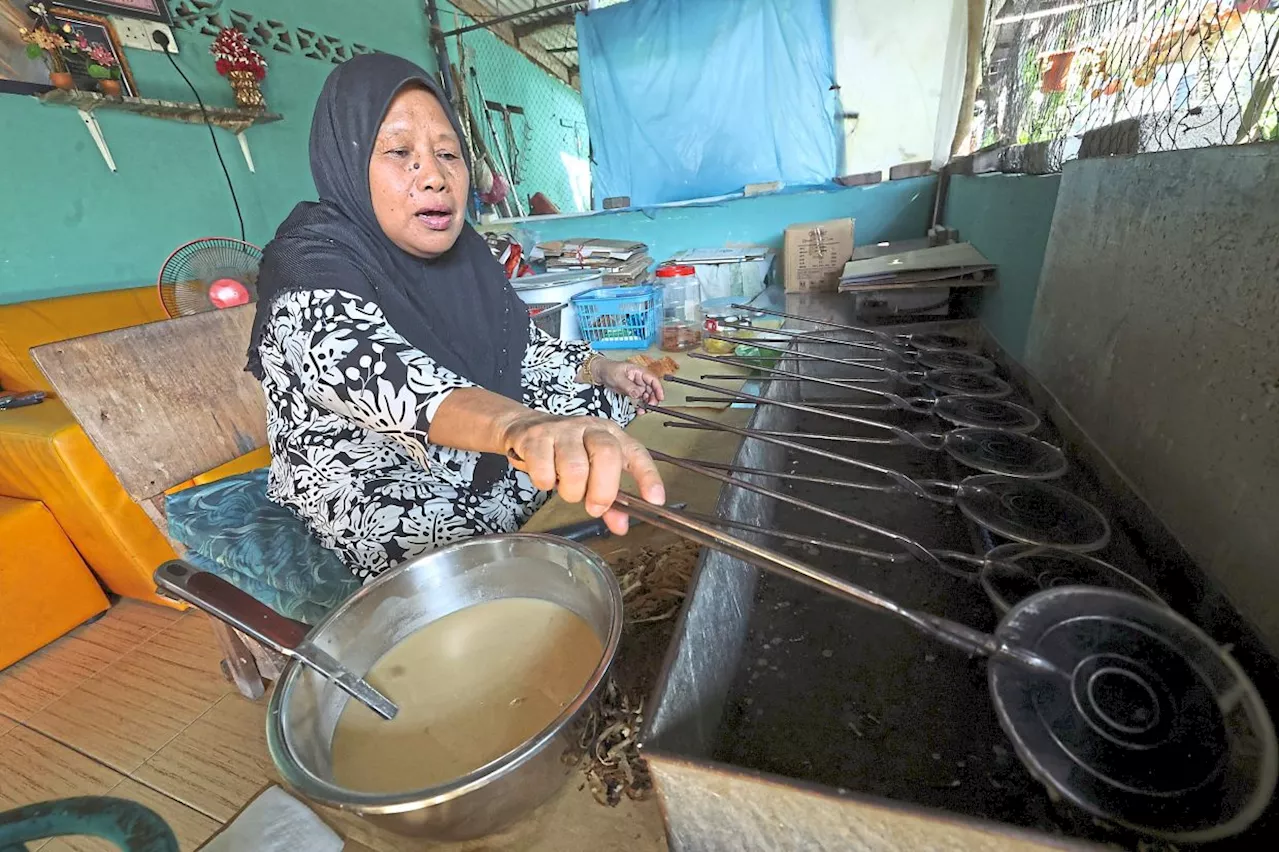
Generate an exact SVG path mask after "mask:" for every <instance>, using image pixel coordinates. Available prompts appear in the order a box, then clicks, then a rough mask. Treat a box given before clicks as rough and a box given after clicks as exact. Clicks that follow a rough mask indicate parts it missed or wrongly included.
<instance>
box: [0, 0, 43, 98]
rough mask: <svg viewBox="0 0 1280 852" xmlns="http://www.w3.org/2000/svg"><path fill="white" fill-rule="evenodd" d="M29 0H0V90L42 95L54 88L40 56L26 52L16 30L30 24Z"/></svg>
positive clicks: (33, 22)
mask: <svg viewBox="0 0 1280 852" xmlns="http://www.w3.org/2000/svg"><path fill="white" fill-rule="evenodd" d="M30 3H31V0H0V92H7V93H10V94H15V95H41V94H44V93H45V92H47V91H49V90H50V89H52V88H53V84H52V83H50V82H49V68H48V66H46V65H45V63H44V60H43V59H31V58H29V57H28V56H27V45H26V43H25V42H23V40H22V37H21V36H20V35H19V33H18V30H20V29H21V28H23V27H27V28H30V27H31V26H33V25H34V24H35V18H34V17H33V16H32V15H31V13H30V12H29V11H27V6H28V5H30Z"/></svg>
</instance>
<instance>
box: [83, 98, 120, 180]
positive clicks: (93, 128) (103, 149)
mask: <svg viewBox="0 0 1280 852" xmlns="http://www.w3.org/2000/svg"><path fill="white" fill-rule="evenodd" d="M76 112H78V113H80V120H81V121H83V122H84V126H85V127H87V128H89V135H90V136H92V137H93V144H95V145H97V146H98V153H99V154H101V155H102V159H103V161H104V162H106V164H107V168H109V169H111V171H112V173H113V174H114V173H115V171H116V161H115V160H114V159H113V158H112V156H111V149H110V148H108V147H107V140H106V138H105V137H103V135H102V128H101V127H99V126H98V119H97V117H96V116H94V114H93V113H92V112H89V111H87V110H83V109H80V110H76Z"/></svg>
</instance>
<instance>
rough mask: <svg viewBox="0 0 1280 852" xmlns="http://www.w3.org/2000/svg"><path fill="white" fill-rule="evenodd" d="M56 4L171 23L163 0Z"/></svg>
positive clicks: (69, 0) (74, 0)
mask: <svg viewBox="0 0 1280 852" xmlns="http://www.w3.org/2000/svg"><path fill="white" fill-rule="evenodd" d="M58 5H59V6H61V7H63V8H66V9H71V10H73V11H76V12H87V13H89V14H91V15H116V16H117V17H121V18H142V19H143V20H146V21H156V22H158V23H161V24H172V23H173V18H172V17H171V16H170V15H169V7H168V6H167V5H166V4H165V2H164V0H58Z"/></svg>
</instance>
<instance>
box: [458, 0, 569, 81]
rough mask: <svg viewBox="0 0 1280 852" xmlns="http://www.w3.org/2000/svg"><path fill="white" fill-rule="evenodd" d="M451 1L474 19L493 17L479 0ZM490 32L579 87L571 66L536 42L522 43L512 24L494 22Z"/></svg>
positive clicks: (533, 61)
mask: <svg viewBox="0 0 1280 852" xmlns="http://www.w3.org/2000/svg"><path fill="white" fill-rule="evenodd" d="M449 2H450V3H452V4H453V6H454V7H455V8H456V9H457V10H458V11H459V12H461V13H462V14H464V15H467V16H468V17H470V18H471V19H472V20H475V21H484V20H486V19H488V18H492V17H493V10H492V9H490V8H487V7H485V6H484V5H483V4H481V3H480V2H478V0H449ZM489 32H491V33H493V34H494V35H495V36H497V37H498V38H500V39H502V41H504V42H506V43H507V44H508V45H510V46H511V47H513V48H515V49H516V50H518V51H520V52H521V53H523V54H524V55H525V57H526V58H527V59H528V60H529V61H530V62H532V63H533V64H534V65H537V66H538V67H539V68H541V69H542V70H543V71H546V72H547V73H548V74H550V75H551V76H552V77H555V78H556V79H557V80H559V81H560V82H562V83H564V84H566V85H569V86H573V87H574V88H577V86H576V85H574V82H573V79H572V77H571V76H570V74H569V67H568V66H567V65H565V63H564V62H562V61H561V60H560V58H559V57H557V56H555V55H554V54H551V53H548V52H547V51H546V49H544V48H543V47H542V46H541V45H539V44H537V43H536V42H533V41H526V42H525V43H524V44H521V43H520V42H519V40H518V39H517V38H516V36H515V33H514V32H512V27H511V25H510V24H494V25H493V26H492V27H490V28H489ZM462 38H463V39H466V36H462Z"/></svg>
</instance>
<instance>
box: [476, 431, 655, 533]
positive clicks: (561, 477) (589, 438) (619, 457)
mask: <svg viewBox="0 0 1280 852" xmlns="http://www.w3.org/2000/svg"><path fill="white" fill-rule="evenodd" d="M502 440H503V446H504V447H505V448H506V453H507V457H508V458H510V459H511V462H512V464H513V465H515V466H516V467H517V468H518V469H520V470H523V471H524V472H526V473H527V474H529V478H530V479H532V480H533V484H534V486H535V487H536V488H539V489H541V490H543V491H551V490H553V489H555V490H558V491H559V493H560V496H561V497H562V498H564V499H565V500H566V501H567V502H569V503H580V502H585V504H586V505H585V508H586V510H587V514H589V515H591V516H592V517H593V518H598V517H601V516H602V515H603V516H604V521H605V524H606V525H607V526H608V527H609V529H610V531H612V532H613V533H614V534H615V535H623V534H624V533H626V531H627V516H626V515H625V514H624V513H622V512H621V511H619V510H617V509H610V506H612V505H613V500H614V498H615V497H616V496H617V495H618V490H619V488H620V487H621V484H622V472H623V471H624V470H625V471H626V472H628V473H630V474H631V475H632V477H634V478H635V481H636V485H637V486H638V487H639V490H640V496H641V497H643V498H644V499H645V500H647V501H649V502H650V503H655V504H657V505H661V504H662V503H664V502H665V501H666V492H665V489H664V488H663V485H662V477H661V476H659V475H658V468H657V466H656V465H655V464H654V462H653V458H652V457H651V456H650V455H649V451H648V450H646V449H645V448H644V445H643V444H641V443H640V442H639V441H637V440H636V439H635V438H632V437H631V436H630V435H628V434H627V433H626V432H624V431H622V428H621V427H619V426H618V425H617V424H616V423H614V422H613V421H612V420H605V419H603V418H600V417H556V416H554V415H549V414H533V413H530V414H529V415H527V416H524V417H519V418H516V419H515V420H514V421H512V422H511V424H510V425H508V426H507V427H506V429H505V430H504V432H503V439H502Z"/></svg>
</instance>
